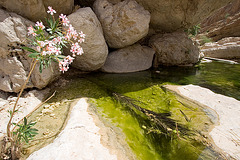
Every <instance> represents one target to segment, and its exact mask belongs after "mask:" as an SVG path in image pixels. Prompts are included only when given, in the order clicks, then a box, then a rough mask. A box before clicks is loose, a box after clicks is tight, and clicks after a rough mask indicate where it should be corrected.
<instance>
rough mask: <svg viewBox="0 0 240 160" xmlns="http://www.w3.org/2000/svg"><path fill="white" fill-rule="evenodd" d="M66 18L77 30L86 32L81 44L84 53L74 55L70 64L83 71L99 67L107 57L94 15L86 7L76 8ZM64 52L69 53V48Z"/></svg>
mask: <svg viewBox="0 0 240 160" xmlns="http://www.w3.org/2000/svg"><path fill="white" fill-rule="evenodd" d="M68 18H69V20H70V23H71V24H72V25H73V27H74V28H75V29H76V30H77V32H80V31H83V33H84V34H86V39H85V42H84V43H82V44H81V46H82V48H83V51H84V54H83V55H81V56H76V57H75V59H74V62H73V64H72V66H74V67H75V68H78V69H81V70H84V71H93V70H97V69H99V68H101V67H102V66H103V64H104V62H105V60H106V58H107V55H108V48H107V44H106V42H105V39H104V36H103V31H102V28H101V24H100V22H99V21H98V19H97V17H96V15H95V14H94V12H93V11H92V9H91V8H89V7H87V8H80V9H78V10H77V11H76V12H74V13H73V14H71V15H69V16H68ZM64 52H65V54H70V55H71V53H70V51H69V49H67V50H64Z"/></svg>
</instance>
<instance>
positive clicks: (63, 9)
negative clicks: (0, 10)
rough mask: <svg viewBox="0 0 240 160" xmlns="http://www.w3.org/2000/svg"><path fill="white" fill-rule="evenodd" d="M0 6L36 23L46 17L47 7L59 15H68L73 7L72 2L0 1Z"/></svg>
mask: <svg viewBox="0 0 240 160" xmlns="http://www.w3.org/2000/svg"><path fill="white" fill-rule="evenodd" d="M0 5H2V6H3V7H4V8H6V9H7V10H8V11H11V12H15V13H17V14H19V15H21V16H23V17H25V18H28V19H29V20H31V21H34V22H36V21H38V20H39V19H41V20H42V21H44V18H45V17H47V10H48V6H52V7H53V9H55V10H56V11H57V14H56V15H57V16H58V15H59V14H61V13H63V14H70V13H71V12H72V10H73V7H74V0H58V1H53V0H1V1H0Z"/></svg>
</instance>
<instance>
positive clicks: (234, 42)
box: [201, 37, 240, 59]
mask: <svg viewBox="0 0 240 160" xmlns="http://www.w3.org/2000/svg"><path fill="white" fill-rule="evenodd" d="M201 52H203V53H204V55H205V56H206V57H213V58H223V59H234V58H240V37H228V38H223V39H221V40H220V41H218V42H213V43H205V44H204V45H203V46H202V47H201Z"/></svg>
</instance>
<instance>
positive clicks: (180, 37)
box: [149, 32, 199, 67]
mask: <svg viewBox="0 0 240 160" xmlns="http://www.w3.org/2000/svg"><path fill="white" fill-rule="evenodd" d="M149 45H150V46H151V47H152V48H153V49H155V51H156V56H155V60H154V66H155V67H157V66H158V65H166V66H175V65H191V64H195V63H197V62H198V60H199V49H198V47H197V45H195V44H194V43H193V41H192V40H191V39H190V38H188V36H187V35H186V33H184V32H174V33H166V34H157V35H155V36H153V37H151V39H150V41H149Z"/></svg>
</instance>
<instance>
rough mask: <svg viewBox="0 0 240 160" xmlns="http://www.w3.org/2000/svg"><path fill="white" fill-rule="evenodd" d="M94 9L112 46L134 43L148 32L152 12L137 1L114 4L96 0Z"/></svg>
mask: <svg viewBox="0 0 240 160" xmlns="http://www.w3.org/2000/svg"><path fill="white" fill-rule="evenodd" d="M94 11H95V13H96V15H97V16H98V18H99V20H100V22H101V24H102V27H103V31H104V36H105V38H106V41H107V43H108V45H109V47H111V48H123V47H126V46H129V45H132V44H134V43H135V42H137V41H138V40H140V39H142V38H143V37H145V36H146V35H147V33H148V29H149V22H150V13H149V12H148V11H147V10H145V9H144V8H143V7H142V6H140V5H139V4H138V3H137V2H136V1H133V0H131V1H130V0H125V1H123V2H119V3H116V4H112V3H110V2H108V0H96V1H95V3H94Z"/></svg>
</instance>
